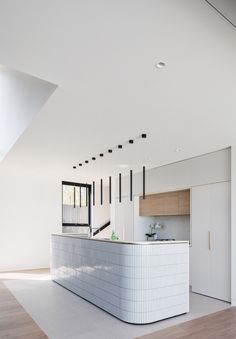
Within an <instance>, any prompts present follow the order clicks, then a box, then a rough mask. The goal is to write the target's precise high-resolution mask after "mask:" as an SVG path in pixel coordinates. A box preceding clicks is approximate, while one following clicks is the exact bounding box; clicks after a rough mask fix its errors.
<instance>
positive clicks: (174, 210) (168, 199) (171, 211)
mask: <svg viewBox="0 0 236 339" xmlns="http://www.w3.org/2000/svg"><path fill="white" fill-rule="evenodd" d="M178 214H179V193H178V192H168V193H165V194H164V210H163V214H162V215H178Z"/></svg>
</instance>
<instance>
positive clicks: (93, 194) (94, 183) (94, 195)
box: [93, 181, 95, 206]
mask: <svg viewBox="0 0 236 339" xmlns="http://www.w3.org/2000/svg"><path fill="white" fill-rule="evenodd" d="M93 206H95V181H93Z"/></svg>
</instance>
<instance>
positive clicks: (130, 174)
mask: <svg viewBox="0 0 236 339" xmlns="http://www.w3.org/2000/svg"><path fill="white" fill-rule="evenodd" d="M129 184H130V201H132V200H133V171H132V170H130V172H129Z"/></svg>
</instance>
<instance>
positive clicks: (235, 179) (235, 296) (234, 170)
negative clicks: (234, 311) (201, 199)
mask: <svg viewBox="0 0 236 339" xmlns="http://www.w3.org/2000/svg"><path fill="white" fill-rule="evenodd" d="M231 299H232V300H231V303H232V305H233V306H236V145H235V146H233V147H232V148H231Z"/></svg>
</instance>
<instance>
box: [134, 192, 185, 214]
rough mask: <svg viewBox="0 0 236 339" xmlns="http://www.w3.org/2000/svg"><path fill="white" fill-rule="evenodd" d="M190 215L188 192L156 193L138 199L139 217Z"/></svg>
mask: <svg viewBox="0 0 236 339" xmlns="http://www.w3.org/2000/svg"><path fill="white" fill-rule="evenodd" d="M188 214H190V190H189V189H188V190H182V191H175V192H166V193H157V194H150V195H146V199H143V198H142V197H140V198H139V215H141V216H155V215H188Z"/></svg>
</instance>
